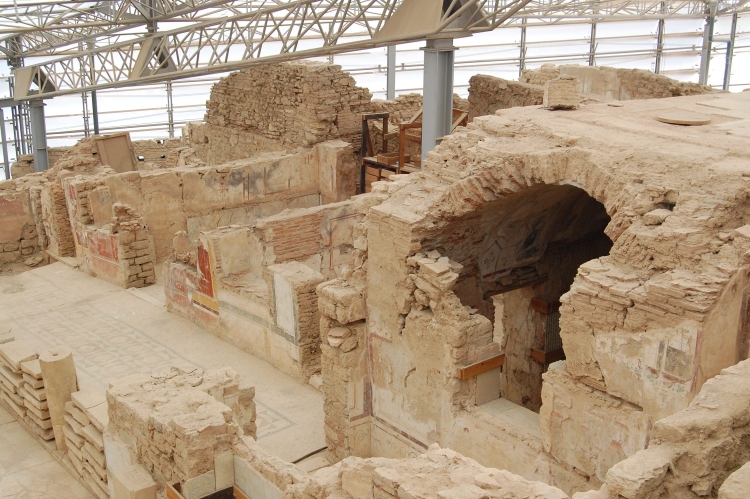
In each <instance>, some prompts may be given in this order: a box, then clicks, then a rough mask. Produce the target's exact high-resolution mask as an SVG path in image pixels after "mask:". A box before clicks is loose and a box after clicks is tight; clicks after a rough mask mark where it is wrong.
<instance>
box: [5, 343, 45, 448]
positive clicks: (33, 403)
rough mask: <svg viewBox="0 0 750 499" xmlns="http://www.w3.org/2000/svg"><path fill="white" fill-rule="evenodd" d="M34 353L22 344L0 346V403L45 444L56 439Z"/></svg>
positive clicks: (40, 372) (40, 373) (36, 356)
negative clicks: (3, 403)
mask: <svg viewBox="0 0 750 499" xmlns="http://www.w3.org/2000/svg"><path fill="white" fill-rule="evenodd" d="M37 358H38V355H37V353H36V352H35V351H34V350H33V349H32V348H31V347H29V346H28V345H27V344H26V343H24V342H22V341H15V340H13V341H8V342H7V343H3V344H0V399H2V400H3V401H4V402H5V403H6V404H7V405H8V407H10V408H11V409H12V410H13V412H14V413H15V416H16V417H17V418H18V419H20V420H23V421H24V422H25V423H26V424H27V425H28V426H29V428H30V429H31V430H32V431H33V432H34V433H36V434H37V435H38V436H40V437H41V438H43V439H44V440H52V439H54V438H55V436H54V433H53V431H52V422H51V421H50V415H49V407H48V406H47V394H46V391H45V389H44V380H43V379H42V371H41V369H40V367H39V360H37Z"/></svg>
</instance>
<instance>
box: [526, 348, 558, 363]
mask: <svg viewBox="0 0 750 499" xmlns="http://www.w3.org/2000/svg"><path fill="white" fill-rule="evenodd" d="M529 356H530V357H531V358H532V359H534V360H535V361H537V362H539V363H540V364H552V363H553V362H557V361H558V360H564V359H565V351H564V350H563V349H562V348H558V349H557V350H552V351H550V352H545V351H544V350H539V349H538V348H532V349H531V351H530V352H529Z"/></svg>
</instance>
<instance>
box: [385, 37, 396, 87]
mask: <svg viewBox="0 0 750 499" xmlns="http://www.w3.org/2000/svg"><path fill="white" fill-rule="evenodd" d="M387 51H388V52H387V54H388V61H387V66H386V85H385V98H386V99H387V100H393V99H395V98H396V46H395V45H388V48H387Z"/></svg>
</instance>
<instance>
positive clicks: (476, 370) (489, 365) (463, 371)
mask: <svg viewBox="0 0 750 499" xmlns="http://www.w3.org/2000/svg"><path fill="white" fill-rule="evenodd" d="M504 363H505V354H504V353H498V354H495V355H493V356H492V357H490V358H488V359H484V360H480V361H479V362H474V363H473V364H469V365H467V366H464V367H459V368H458V379H469V378H473V377H475V376H478V375H480V374H482V373H486V372H487V371H492V370H493V369H497V368H498V367H500V366H502V365H503V364H504Z"/></svg>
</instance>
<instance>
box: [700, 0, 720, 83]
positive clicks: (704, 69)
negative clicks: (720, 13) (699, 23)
mask: <svg viewBox="0 0 750 499" xmlns="http://www.w3.org/2000/svg"><path fill="white" fill-rule="evenodd" d="M716 7H717V3H716V1H715V0H714V1H712V2H707V3H706V24H705V26H704V27H703V47H702V49H701V67H700V73H698V83H700V84H701V85H707V84H708V68H709V66H710V64H711V42H712V41H713V37H714V22H715V21H716Z"/></svg>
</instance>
